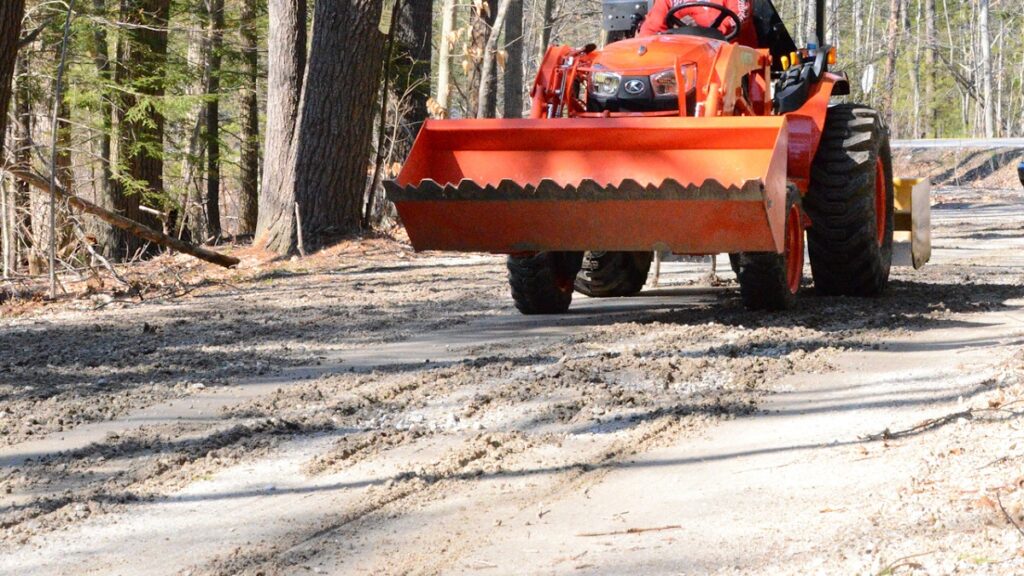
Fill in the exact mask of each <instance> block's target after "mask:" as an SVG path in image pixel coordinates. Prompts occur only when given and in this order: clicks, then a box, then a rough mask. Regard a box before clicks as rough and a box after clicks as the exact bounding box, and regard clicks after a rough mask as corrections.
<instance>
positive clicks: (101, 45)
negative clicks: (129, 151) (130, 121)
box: [92, 0, 114, 244]
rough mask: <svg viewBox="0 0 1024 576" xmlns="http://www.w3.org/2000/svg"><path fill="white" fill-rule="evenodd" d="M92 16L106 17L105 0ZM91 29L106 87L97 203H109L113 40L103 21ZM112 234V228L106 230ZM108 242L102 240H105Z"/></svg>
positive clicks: (102, 96) (95, 59) (102, 94)
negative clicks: (111, 46) (110, 38)
mask: <svg viewBox="0 0 1024 576" xmlns="http://www.w3.org/2000/svg"><path fill="white" fill-rule="evenodd" d="M92 7H93V11H92V13H93V16H95V17H97V18H99V19H101V20H104V19H106V18H107V3H106V0H93V2H92ZM94 26H95V28H94V29H93V33H92V59H93V63H94V64H95V65H96V75H97V76H99V79H100V82H101V83H102V84H103V86H104V88H103V89H101V91H100V106H99V108H100V116H101V117H102V118H101V122H102V126H103V127H102V133H101V134H100V135H99V156H100V179H99V190H98V194H97V198H96V200H97V204H100V205H101V206H106V207H109V201H110V182H111V174H112V173H111V162H112V158H111V152H112V144H111V133H112V132H113V131H114V122H113V114H114V108H113V106H112V105H111V97H112V96H111V94H110V90H109V89H107V88H106V86H108V85H109V84H110V81H111V79H112V75H111V71H110V42H109V41H108V40H107V29H106V28H105V27H104V25H103V24H102V23H96V24H94ZM108 234H109V230H108V231H107V232H106V233H105V234H103V235H104V236H106V235H108ZM105 243H106V242H101V244H105Z"/></svg>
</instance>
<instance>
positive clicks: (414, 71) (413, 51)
mask: <svg viewBox="0 0 1024 576" xmlns="http://www.w3.org/2000/svg"><path fill="white" fill-rule="evenodd" d="M432 33H433V2H432V1H431V0H407V1H406V2H405V4H404V6H403V8H402V11H401V15H400V17H399V19H398V28H397V29H396V30H395V42H396V43H397V44H396V46H397V47H398V58H397V59H396V61H395V62H394V68H393V73H392V75H391V82H392V85H393V86H394V93H395V94H396V95H397V96H398V97H399V99H400V105H402V107H401V108H400V109H399V112H400V114H401V119H400V120H399V125H400V126H399V130H400V132H401V133H400V134H399V135H398V141H397V142H396V143H395V149H394V151H395V156H394V157H395V158H396V159H399V160H405V157H406V156H407V155H408V154H409V150H410V149H411V148H412V143H413V141H414V140H415V139H416V135H417V134H419V131H420V126H422V125H423V121H424V120H426V119H427V100H428V99H429V98H430V57H431V51H432V50H431V49H432V47H433V46H432V44H431V41H432V35H433V34H432ZM403 104H404V105H403Z"/></svg>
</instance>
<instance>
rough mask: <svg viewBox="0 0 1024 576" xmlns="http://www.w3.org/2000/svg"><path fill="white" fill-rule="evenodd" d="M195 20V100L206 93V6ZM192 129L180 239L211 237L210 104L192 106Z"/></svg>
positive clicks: (191, 36)
mask: <svg viewBox="0 0 1024 576" xmlns="http://www.w3.org/2000/svg"><path fill="white" fill-rule="evenodd" d="M200 6H203V8H202V9H201V10H197V14H196V15H195V17H194V18H190V19H189V20H188V21H187V22H188V28H189V29H188V48H187V50H188V52H187V54H188V57H187V61H188V69H189V71H190V72H191V74H190V76H191V78H192V80H191V81H190V82H189V83H188V85H186V86H185V94H186V95H187V96H189V97H191V98H193V99H195V100H197V101H198V100H199V98H200V97H201V96H202V95H203V94H204V93H205V92H206V85H207V80H206V76H207V73H208V72H209V66H208V65H207V53H208V50H207V48H208V46H207V44H208V42H207V37H206V36H207V32H206V28H208V25H207V24H206V22H207V18H208V14H207V13H206V12H207V11H206V9H205V7H204V5H203V4H200ZM186 117H187V118H188V122H189V124H191V128H190V130H189V137H188V149H187V150H186V152H185V157H184V159H183V160H182V163H181V174H182V180H183V184H182V191H181V194H179V196H178V204H179V205H180V206H181V208H182V214H181V216H180V218H178V222H177V223H176V224H177V226H176V227H177V229H176V230H175V231H174V232H175V233H176V234H177V236H178V237H179V238H186V239H189V240H191V239H193V238H204V237H206V235H207V232H208V227H207V224H206V205H205V202H204V201H203V187H204V185H205V182H206V181H205V174H204V171H205V170H204V166H205V157H206V140H205V138H204V135H203V130H204V129H205V128H206V105H205V104H203V103H199V104H196V105H193V106H191V107H190V109H189V111H188V113H187V116H186Z"/></svg>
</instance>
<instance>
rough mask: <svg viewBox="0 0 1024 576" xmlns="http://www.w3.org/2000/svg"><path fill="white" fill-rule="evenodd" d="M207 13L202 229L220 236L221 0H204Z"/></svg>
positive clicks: (215, 236)
mask: <svg viewBox="0 0 1024 576" xmlns="http://www.w3.org/2000/svg"><path fill="white" fill-rule="evenodd" d="M207 8H208V10H207V12H208V14H209V16H210V22H209V28H208V30H207V36H206V37H207V45H206V47H207V50H208V51H209V52H208V53H207V55H206V58H207V60H206V62H207V66H208V70H207V74H206V98H207V100H206V232H207V234H208V235H209V236H211V237H213V238H218V237H220V231H221V227H220V64H221V58H222V55H223V54H222V52H223V48H224V0H207Z"/></svg>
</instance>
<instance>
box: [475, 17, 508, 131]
mask: <svg viewBox="0 0 1024 576" xmlns="http://www.w3.org/2000/svg"><path fill="white" fill-rule="evenodd" d="M510 1H511V0H501V3H500V4H499V5H498V15H497V16H496V17H495V19H494V24H493V25H492V26H491V33H490V34H489V35H488V38H487V45H486V46H485V48H484V58H483V65H482V66H481V67H480V76H481V77H482V78H485V79H487V80H488V81H487V82H480V95H479V97H478V99H477V101H478V103H479V104H478V105H479V108H477V110H476V117H477V118H494V115H495V113H496V110H495V108H496V105H491V104H490V103H491V102H492V101H496V100H495V99H496V96H497V95H496V94H495V92H496V89H497V82H494V83H492V82H490V81H489V80H490V79H491V78H496V76H495V69H494V68H495V66H494V64H495V60H496V58H495V52H496V51H497V48H498V37H499V36H501V29H502V28H503V27H504V25H505V15H506V14H507V13H508V5H509V2H510Z"/></svg>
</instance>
